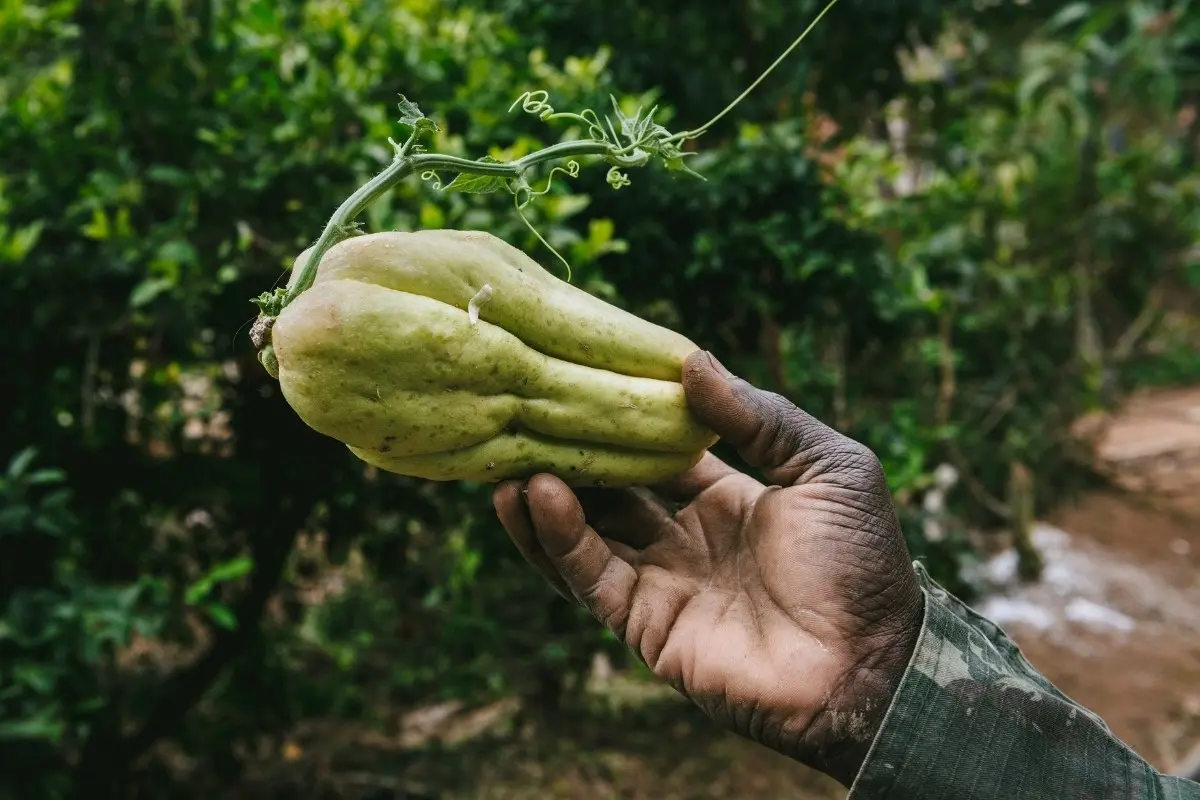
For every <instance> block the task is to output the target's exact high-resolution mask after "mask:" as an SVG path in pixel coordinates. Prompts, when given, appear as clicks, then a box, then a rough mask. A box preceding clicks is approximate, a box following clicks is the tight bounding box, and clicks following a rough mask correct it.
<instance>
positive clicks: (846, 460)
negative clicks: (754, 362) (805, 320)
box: [683, 350, 879, 486]
mask: <svg viewBox="0 0 1200 800" xmlns="http://www.w3.org/2000/svg"><path fill="white" fill-rule="evenodd" d="M683 389H684V392H685V393H686V395H687V399H688V405H689V406H690V407H691V410H692V413H693V414H695V415H696V417H697V419H698V420H699V421H700V422H702V423H703V424H705V425H707V426H708V427H709V429H711V430H712V431H713V432H714V433H716V434H717V435H718V436H720V437H721V438H722V439H723V440H725V441H727V442H729V443H730V444H732V445H733V446H734V447H736V448H737V450H738V453H739V454H740V455H741V457H742V458H743V459H745V461H746V463H748V464H750V465H751V466H752V467H756V468H759V469H761V470H762V471H763V472H764V473H765V475H766V477H767V479H768V480H770V481H771V482H772V483H775V484H778V485H781V486H790V485H793V484H797V483H807V482H809V481H812V480H814V479H816V478H818V477H820V476H822V475H828V474H830V473H835V472H838V471H840V470H841V468H842V467H843V466H847V467H848V466H850V465H854V467H853V468H854V470H855V471H856V472H857V471H859V470H860V469H861V467H862V465H863V463H864V458H865V459H866V463H870V462H874V464H876V465H878V463H879V462H878V459H876V458H875V457H874V455H873V454H872V453H871V452H870V451H869V450H867V448H866V447H864V446H863V445H861V444H859V443H858V442H855V441H854V440H852V439H849V438H848V437H846V436H843V435H842V434H840V433H838V432H837V431H835V430H834V429H833V428H830V427H829V426H827V425H825V424H824V423H822V422H820V421H819V420H817V419H816V418H815V417H813V416H811V415H809V414H807V413H805V412H804V411H802V410H800V409H799V408H797V407H796V406H794V405H793V404H792V403H791V402H790V401H788V400H787V398H785V397H782V396H781V395H778V394H775V393H774V392H767V391H763V390H762V389H758V388H755V387H754V386H752V385H750V384H749V383H748V382H746V381H744V380H742V379H741V378H738V377H736V376H734V375H733V374H732V373H730V372H729V370H727V369H725V367H724V366H722V365H721V363H720V362H719V361H717V359H716V358H715V357H713V355H712V354H711V353H708V352H706V351H703V350H699V351H697V352H695V353H692V354H691V355H690V356H689V357H688V359H687V361H685V362H684V365H683Z"/></svg>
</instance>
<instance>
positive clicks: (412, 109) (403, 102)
mask: <svg viewBox="0 0 1200 800" xmlns="http://www.w3.org/2000/svg"><path fill="white" fill-rule="evenodd" d="M397 106H398V107H399V109H400V119H398V120H396V121H397V122H399V123H400V124H401V125H407V126H408V127H410V128H413V129H414V130H415V131H417V132H418V133H428V132H431V131H436V130H437V129H438V126H437V123H436V122H434V121H433V120H431V119H430V118H429V117H427V116H425V115H424V114H423V113H422V112H421V109H419V108H417V104H416V103H414V102H413V101H411V100H409V99H408V98H407V97H405V96H404V95H400V102H399V103H398V104H397Z"/></svg>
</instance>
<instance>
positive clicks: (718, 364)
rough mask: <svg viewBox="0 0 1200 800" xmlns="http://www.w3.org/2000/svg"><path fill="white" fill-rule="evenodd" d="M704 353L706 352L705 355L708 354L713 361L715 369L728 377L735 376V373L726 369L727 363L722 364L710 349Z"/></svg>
mask: <svg viewBox="0 0 1200 800" xmlns="http://www.w3.org/2000/svg"><path fill="white" fill-rule="evenodd" d="M704 353H705V355H707V356H708V360H709V361H710V362H712V365H713V369H715V370H716V371H717V372H719V373H721V375H722V376H723V377H726V378H732V377H733V373H732V372H730V371H729V370H727V369H725V365H724V364H722V363H721V362H720V361H718V360H717V357H716V356H714V355H713V354H712V353H711V352H710V351H708V350H705V351H704Z"/></svg>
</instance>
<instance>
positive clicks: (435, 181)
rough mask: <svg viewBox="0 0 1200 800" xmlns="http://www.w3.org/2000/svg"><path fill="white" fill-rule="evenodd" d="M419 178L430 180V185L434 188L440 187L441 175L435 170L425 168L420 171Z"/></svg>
mask: <svg viewBox="0 0 1200 800" xmlns="http://www.w3.org/2000/svg"><path fill="white" fill-rule="evenodd" d="M421 180H423V181H431V183H430V186H432V187H433V188H434V189H435V190H437V189H441V188H442V177H441V176H440V175H438V174H437V171H436V170H432V169H427V170H425V171H424V172H422V173H421Z"/></svg>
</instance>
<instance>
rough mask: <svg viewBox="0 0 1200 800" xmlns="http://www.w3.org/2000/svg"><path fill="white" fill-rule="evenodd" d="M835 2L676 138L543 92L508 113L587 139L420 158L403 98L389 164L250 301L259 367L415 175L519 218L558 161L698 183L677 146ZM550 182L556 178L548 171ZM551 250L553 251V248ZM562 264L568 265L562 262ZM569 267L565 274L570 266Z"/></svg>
mask: <svg viewBox="0 0 1200 800" xmlns="http://www.w3.org/2000/svg"><path fill="white" fill-rule="evenodd" d="M837 2H838V0H829V2H828V3H827V4H826V5H825V7H824V8H823V9H822V10H821V12H820V13H819V14H817V16H816V17H815V18H814V19H813V21H812V22H811V23H810V24H809V25H808V27H806V28H805V29H804V31H803V32H801V34H800V35H799V36H797V37H796V39H795V40H794V41H793V42H792V43H791V45H790V46H789V47H788V48H787V49H786V50H785V51H784V52H783V53H782V54H781V55H780V56H779V57H778V58H776V59H775V61H774V62H773V63H772V64H771V65H770V66H769V67H767V69H766V70H764V71H763V73H762V74H761V75H759V76H758V78H756V79H755V81H754V82H753V83H751V84H750V86H749V87H747V88H746V89H745V91H743V92H742V93H741V94H740V95H738V96H737V97H736V98H735V99H734V100H733V101H732V102H731V103H729V105H727V106H726V107H725V108H724V109H722V110H721V111H720V113H718V114H717V115H716V116H715V117H713V118H712V119H710V120H709V121H708V122H706V123H704V124H703V125H701V126H700V127H698V128H694V129H691V130H685V131H681V132H679V133H674V134H673V133H671V132H670V131H668V130H667V129H666V128H664V127H663V126H662V125H659V124H658V123H656V122H654V113H655V111H656V110H657V107H655V108H652V109H651V110H650V111H649V112H648V113H646V114H643V113H642V109H640V108H639V109H638V111H637V112H636V113H635V114H634V115H633V116H632V117H631V116H627V115H626V114H625V113H624V112H623V111H622V110H621V108H620V106H619V105H618V103H617V101H616V98H612V104H613V109H614V112H615V114H616V120H617V121H616V124H614V121H613V119H612V118H611V117H608V116H606V117H605V118H604V121H603V122H601V119H600V117H599V115H597V114H596V113H595V112H594V111H592V110H591V109H587V110H585V111H584V112H582V113H579V114H574V113H559V112H555V110H554V109H553V108H552V107H551V106H550V104H549V102H548V95H547V93H546V92H545V91H543V90H539V91H536V92H525V93H524V94H523V95H521V97H519V98H518V99H517V102H516V103H514V104H513V108H515V107H516V106H518V105H521V106H522V109H523V110H524V111H525V112H526V113H529V114H533V115H535V116H537V117H538V118H539V119H541V120H543V121H550V120H554V119H571V120H574V121H576V122H581V123H583V124H585V125H586V127H587V135H588V136H589V137H590V138H587V139H581V140H574V141H565V142H559V143H557V144H553V145H550V146H549V147H546V148H543V149H541V150H538V151H536V152H533V153H529V154H528V155H526V156H523V157H521V158H519V159H516V160H515V161H510V162H501V161H497V160H495V159H492V158H487V157H485V158H483V159H479V160H475V161H473V160H471V159H466V158H459V157H457V156H450V155H444V154H441V153H428V152H425V151H424V148H422V147H421V146H420V140H421V138H422V137H423V136H424V135H426V134H428V133H431V132H434V131H436V130H437V125H436V124H435V123H434V122H433V121H432V120H430V119H429V118H427V117H426V116H425V115H424V114H422V113H421V111H420V109H418V108H417V106H416V105H415V104H414V103H412V102H411V101H409V100H407V99H405V98H404V97H403V96H401V98H400V99H401V102H400V111H401V114H402V118H401V119H400V123H401V124H403V125H407V126H409V127H410V128H411V132H410V134H409V136H408V139H407V140H406V141H405V142H404V144H397V143H396V142H395V141H393V140H391V139H389V140H388V141H389V142H390V143H391V144H392V147H393V148H394V151H395V155H394V157H393V159H392V163H391V164H389V165H388V166H387V167H386V168H385V169H384V170H383V171H382V172H380V173H379V174H378V175H376V176H375V177H373V178H372V179H371V180H369V181H367V182H366V183H364V184H363V185H362V186H360V187H359V188H358V189H357V190H355V192H354V193H353V194H351V195H350V197H348V198H346V200H345V201H344V202H343V203H342V204H341V205H340V206H338V208H337V210H336V211H335V212H334V213H333V216H331V217H330V219H329V222H328V223H327V224H326V225H325V229H324V230H323V231H322V232H321V236H320V237H319V238H318V239H317V242H316V244H315V245H314V246H313V249H312V251H311V253H310V254H309V257H308V260H307V261H306V262H305V263H304V265H303V266H302V267H301V268H300V272H299V274H298V275H296V276H295V280H294V281H292V282H291V285H290V286H289V287H287V288H286V289H285V288H279V289H276V290H275V291H273V292H264V293H263V294H261V295H259V296H258V297H257V298H255V299H254V300H253V301H252V302H254V304H255V305H257V306H258V307H259V312H260V314H259V318H258V320H257V322H256V324H255V331H256V333H257V336H256V337H253V338H254V339H255V347H256V349H258V350H259V351H260V360H264V358H265V359H266V360H264V366H266V362H267V361H268V360H273V353H264V352H263V351H264V350H265V349H269V348H270V339H271V336H270V333H271V325H272V323H273V322H274V319H275V318H276V317H278V316H279V314H280V313H281V312H282V311H283V309H284V308H286V307H287V306H288V305H289V304H290V303H291V302H292V301H294V300H295V299H296V298H297V297H299V296H300V294H302V293H303V292H305V291H307V290H308V288H309V287H311V286H312V284H313V281H314V280H315V279H316V276H317V269H318V267H319V266H320V264H321V260H322V259H323V258H324V257H325V254H326V253H328V252H329V250H330V249H331V248H332V247H334V246H335V245H337V244H338V242H341V241H343V240H345V239H347V238H349V237H352V236H357V235H360V234H361V231H359V230H358V226H357V223H355V222H354V220H355V219H356V218H357V217H358V215H359V214H361V213H362V212H363V211H364V210H365V209H366V208H367V207H368V206H369V205H370V204H371V203H372V202H374V201H375V199H376V198H377V197H379V196H380V195H381V194H383V193H384V192H386V191H388V190H389V189H391V188H392V187H393V186H395V185H396V184H398V183H399V182H400V181H402V180H404V179H405V178H407V177H409V176H410V175H412V174H413V173H417V174H419V175H421V176H422V177H431V178H432V179H433V180H434V188H436V189H442V190H458V191H463V192H470V193H476V194H479V193H489V192H494V191H497V190H499V189H502V188H503V189H507V190H508V191H510V192H511V193H512V194H513V195H514V198H515V200H516V205H517V212H518V213H521V211H522V209H523V208H524V206H525V204H526V203H528V202H529V200H530V199H531V198H532V197H535V196H538V195H541V194H545V192H546V191H548V190H549V183H547V187H546V190H544V191H542V192H533V191H532V190H531V189H530V187H529V184H528V182H527V181H526V179H525V174H526V173H527V172H528V171H529V170H531V169H532V168H534V167H536V166H538V165H540V164H544V163H547V162H551V161H558V160H561V159H571V158H577V157H583V156H600V157H602V158H603V160H604V161H605V162H607V163H608V164H609V165H610V169H609V171H608V183H609V185H610V186H612V187H613V188H614V189H620V188H621V187H623V186H626V185H628V184H629V182H630V181H629V177H628V176H627V175H626V174H625V173H624V172H622V171H621V170H623V169H628V168H633V167H640V166H644V165H645V164H647V163H648V162H649V161H651V160H652V159H653V158H655V157H658V158H660V159H661V160H662V161H663V163H664V165H665V166H666V167H667V169H670V170H673V171H680V172H686V173H689V174H691V175H696V176H697V177H702V176H699V175H697V173H695V172H693V171H692V170H690V169H688V167H687V165H686V164H684V159H685V158H686V157H687V156H690V155H693V153H688V152H683V150H681V149H680V146H679V145H680V143H682V142H684V141H687V140H690V139H696V138H698V137H700V136H701V135H703V134H704V133H705V132H707V131H708V130H709V129H710V128H711V127H712V126H713V125H714V124H716V123H717V122H718V121H719V120H721V119H722V118H723V117H724V116H725V115H726V114H728V113H729V112H730V111H732V110H733V109H734V108H735V107H736V106H737V105H738V104H739V103H741V102H742V101H743V100H744V99H745V98H746V97H747V96H748V95H749V94H750V93H751V92H752V91H753V90H754V89H755V88H756V87H757V86H758V85H759V84H760V83H762V81H763V80H764V79H765V78H766V77H767V76H768V75H770V74H771V72H773V71H774V70H775V68H776V67H778V66H779V65H780V64H781V63H782V62H783V61H784V59H785V58H787V56H789V55H790V54H791V53H792V51H793V50H795V49H796V48H797V47H798V46H799V45H800V43H801V42H803V41H804V39H805V38H806V37H807V36H808V34H809V33H811V32H812V30H813V28H815V27H816V25H817V23H818V22H820V21H821V19H822V18H823V17H824V16H825V15H826V14H827V13H828V12H829V11H830V9H832V8H833V7H834V5H836V4H837ZM510 110H511V109H510ZM439 171H443V172H453V173H457V177H456V178H455V179H454V181H452V182H451V183H450V184H448V185H447V186H445V187H442V186H441V181H440V179H439V178H438V177H437V173H438V172H439ZM557 171H558V172H563V173H564V174H567V175H568V176H570V177H574V176H575V175H576V174H577V172H578V169H577V166H576V168H575V169H573V170H557ZM469 176H473V177H469ZM551 177H553V172H552V174H551ZM522 198H524V201H522ZM522 219H523V220H524V221H525V224H526V225H529V221H528V220H526V219H525V217H524V215H523V214H522ZM529 227H530V229H531V230H533V231H534V233H535V235H537V236H538V238H539V239H540V240H541V241H542V243H543V244H546V246H547V247H549V244H548V243H547V242H546V241H545V239H542V237H541V235H540V234H537V231H536V230H535V229H533V227H532V225H529ZM550 249H551V250H553V248H550ZM555 255H556V256H557V255H558V253H557V252H555ZM559 258H560V260H561V259H562V256H559ZM563 263H564V264H565V263H566V262H565V261H564V262H563ZM567 266H568V274H569V269H570V265H567ZM268 371H271V369H270V367H268Z"/></svg>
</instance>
